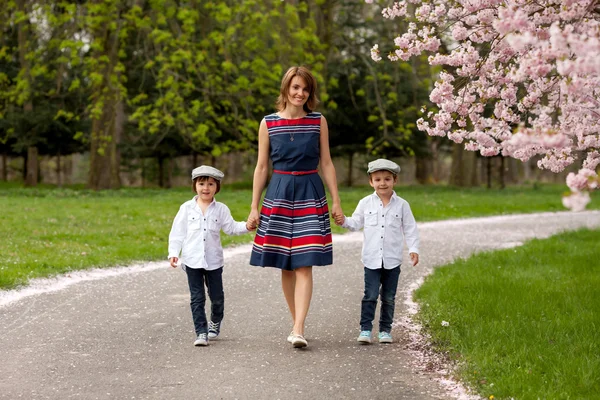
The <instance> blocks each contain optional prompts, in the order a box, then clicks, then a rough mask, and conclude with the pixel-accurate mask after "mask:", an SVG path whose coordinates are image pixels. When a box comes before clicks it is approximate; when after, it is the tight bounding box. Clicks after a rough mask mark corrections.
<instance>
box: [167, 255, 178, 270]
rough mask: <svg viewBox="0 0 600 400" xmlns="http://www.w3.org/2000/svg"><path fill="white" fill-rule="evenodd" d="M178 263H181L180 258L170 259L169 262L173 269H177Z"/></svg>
mask: <svg viewBox="0 0 600 400" xmlns="http://www.w3.org/2000/svg"><path fill="white" fill-rule="evenodd" d="M178 261H179V258H177V257H171V258H169V262H170V263H171V267H173V268H177V262H178Z"/></svg>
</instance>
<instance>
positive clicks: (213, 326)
mask: <svg viewBox="0 0 600 400" xmlns="http://www.w3.org/2000/svg"><path fill="white" fill-rule="evenodd" d="M220 332H221V323H220V322H212V321H209V322H208V338H209V339H216V338H217V336H219V333H220Z"/></svg>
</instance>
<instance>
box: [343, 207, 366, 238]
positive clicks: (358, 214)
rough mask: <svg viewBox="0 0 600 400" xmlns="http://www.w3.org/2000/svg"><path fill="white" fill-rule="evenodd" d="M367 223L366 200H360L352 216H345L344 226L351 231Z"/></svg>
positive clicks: (359, 228)
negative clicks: (365, 214)
mask: <svg viewBox="0 0 600 400" xmlns="http://www.w3.org/2000/svg"><path fill="white" fill-rule="evenodd" d="M364 225H365V216H364V200H361V201H359V202H358V205H357V206H356V210H354V212H353V213H352V216H351V217H345V218H344V223H343V224H342V228H346V229H349V230H351V231H358V230H361V229H362V228H363V227H364Z"/></svg>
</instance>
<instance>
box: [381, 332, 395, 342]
mask: <svg viewBox="0 0 600 400" xmlns="http://www.w3.org/2000/svg"><path fill="white" fill-rule="evenodd" d="M379 343H392V334H391V333H389V332H379Z"/></svg>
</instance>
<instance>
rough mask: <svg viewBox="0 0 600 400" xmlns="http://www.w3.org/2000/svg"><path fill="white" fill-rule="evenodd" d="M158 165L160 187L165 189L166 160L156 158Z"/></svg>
mask: <svg viewBox="0 0 600 400" xmlns="http://www.w3.org/2000/svg"><path fill="white" fill-rule="evenodd" d="M156 162H157V163H158V187H161V188H162V187H165V159H164V158H163V157H156Z"/></svg>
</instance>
